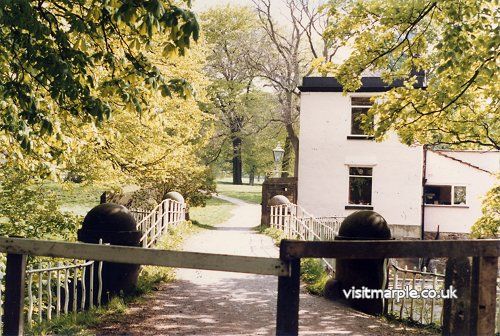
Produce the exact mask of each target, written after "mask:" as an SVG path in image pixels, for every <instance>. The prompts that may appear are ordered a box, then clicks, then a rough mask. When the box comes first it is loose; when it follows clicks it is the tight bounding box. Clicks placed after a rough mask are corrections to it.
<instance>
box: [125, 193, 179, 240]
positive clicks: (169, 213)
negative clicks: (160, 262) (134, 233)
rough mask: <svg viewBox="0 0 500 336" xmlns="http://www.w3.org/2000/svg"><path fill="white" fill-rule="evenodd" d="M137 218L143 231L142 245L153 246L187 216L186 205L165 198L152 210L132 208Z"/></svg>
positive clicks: (139, 227) (138, 226)
mask: <svg viewBox="0 0 500 336" xmlns="http://www.w3.org/2000/svg"><path fill="white" fill-rule="evenodd" d="M130 212H131V213H132V216H134V218H135V219H136V222H137V230H139V231H141V232H142V237H141V240H140V242H141V243H142V247H146V248H149V247H152V246H154V245H156V244H157V243H158V241H159V240H160V238H161V237H162V236H163V235H164V234H166V233H167V232H168V229H169V228H170V227H176V226H178V225H179V224H180V223H181V222H183V221H184V220H185V218H186V205H185V204H184V203H180V202H177V201H175V200H171V199H165V200H163V201H162V202H161V203H160V204H158V205H157V206H156V207H154V208H153V209H152V210H151V211H149V212H148V211H145V210H140V209H138V210H130Z"/></svg>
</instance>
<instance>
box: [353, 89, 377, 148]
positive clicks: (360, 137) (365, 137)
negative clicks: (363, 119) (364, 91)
mask: <svg viewBox="0 0 500 336" xmlns="http://www.w3.org/2000/svg"><path fill="white" fill-rule="evenodd" d="M371 97H372V96H351V97H350V105H351V106H350V118H349V120H350V123H349V135H348V136H347V139H348V140H373V136H371V135H369V134H353V132H352V131H353V125H354V123H353V122H354V120H353V109H355V108H357V109H366V112H367V113H368V110H369V109H370V108H371V107H372V106H373V103H372V102H370V105H360V104H355V103H353V98H354V99H355V98H367V99H370V98H371ZM372 123H373V121H372ZM372 127H373V125H372Z"/></svg>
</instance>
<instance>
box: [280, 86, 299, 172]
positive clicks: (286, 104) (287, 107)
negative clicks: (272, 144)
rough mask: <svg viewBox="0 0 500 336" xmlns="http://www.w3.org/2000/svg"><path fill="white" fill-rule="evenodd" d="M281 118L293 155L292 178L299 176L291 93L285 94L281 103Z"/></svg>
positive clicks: (297, 147)
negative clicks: (282, 118)
mask: <svg viewBox="0 0 500 336" xmlns="http://www.w3.org/2000/svg"><path fill="white" fill-rule="evenodd" d="M283 108H284V110H283V117H284V121H285V128H286V132H287V135H288V136H287V138H288V140H289V141H290V143H291V144H292V147H293V152H294V154H295V161H294V166H293V176H295V177H298V176H299V137H298V136H297V133H296V132H295V129H294V128H293V117H292V111H293V109H294V108H295V106H294V102H293V92H292V91H290V92H287V93H286V96H285V100H284V101H283Z"/></svg>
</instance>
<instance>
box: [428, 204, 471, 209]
mask: <svg viewBox="0 0 500 336" xmlns="http://www.w3.org/2000/svg"><path fill="white" fill-rule="evenodd" d="M425 206H426V207H431V208H463V209H468V208H469V206H468V205H467V204H425Z"/></svg>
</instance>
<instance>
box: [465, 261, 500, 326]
mask: <svg viewBox="0 0 500 336" xmlns="http://www.w3.org/2000/svg"><path fill="white" fill-rule="evenodd" d="M497 274H498V260H497V258H494V257H483V258H481V257H475V258H473V259H472V281H471V310H472V311H471V317H470V334H471V335H494V334H495V317H496V316H495V315H496V309H495V307H496V294H497V286H496V285H497ZM458 295H460V294H458Z"/></svg>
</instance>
